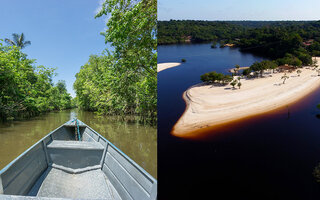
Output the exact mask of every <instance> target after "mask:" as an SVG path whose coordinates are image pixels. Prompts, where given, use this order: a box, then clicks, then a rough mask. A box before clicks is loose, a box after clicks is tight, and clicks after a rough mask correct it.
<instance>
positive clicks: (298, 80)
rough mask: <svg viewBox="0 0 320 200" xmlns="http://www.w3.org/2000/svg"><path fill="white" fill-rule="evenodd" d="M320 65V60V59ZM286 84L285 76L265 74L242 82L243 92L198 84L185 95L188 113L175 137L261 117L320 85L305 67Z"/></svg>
mask: <svg viewBox="0 0 320 200" xmlns="http://www.w3.org/2000/svg"><path fill="white" fill-rule="evenodd" d="M317 60H318V63H320V58H317ZM300 70H301V71H302V73H301V75H300V77H299V76H298V75H297V73H296V72H292V73H287V76H289V77H290V78H289V79H287V80H286V82H285V84H283V83H282V82H283V80H282V79H281V77H282V76H283V74H284V73H275V74H271V75H272V77H270V76H268V74H267V73H266V75H265V76H266V77H265V78H255V79H241V83H242V86H241V89H232V86H230V85H227V86H212V85H204V84H197V85H194V86H192V87H190V88H189V89H188V90H187V91H185V92H184V94H183V98H184V100H185V102H186V105H187V107H186V110H185V112H184V113H183V115H182V116H181V118H180V119H179V120H178V122H177V123H176V124H175V126H174V128H173V130H172V132H171V133H172V134H173V135H175V136H178V137H187V136H190V134H191V135H192V133H193V132H195V131H197V130H201V129H204V128H208V127H212V126H215V125H219V124H223V123H227V122H231V121H234V120H238V119H242V118H244V117H247V116H251V115H255V114H261V113H264V112H268V111H271V110H274V109H277V108H279V107H283V106H286V105H288V104H290V103H293V102H295V101H297V100H299V99H301V98H303V97H305V96H306V95H308V94H310V93H311V92H312V91H314V90H315V89H317V88H318V87H319V86H320V76H317V75H318V73H317V72H316V70H312V69H311V67H310V69H307V68H303V69H300Z"/></svg>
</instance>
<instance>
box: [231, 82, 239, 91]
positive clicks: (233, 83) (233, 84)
mask: <svg viewBox="0 0 320 200" xmlns="http://www.w3.org/2000/svg"><path fill="white" fill-rule="evenodd" d="M237 83H238V81H237V80H233V81H232V82H231V83H230V85H232V88H233V89H235V87H234V86H236V85H237Z"/></svg>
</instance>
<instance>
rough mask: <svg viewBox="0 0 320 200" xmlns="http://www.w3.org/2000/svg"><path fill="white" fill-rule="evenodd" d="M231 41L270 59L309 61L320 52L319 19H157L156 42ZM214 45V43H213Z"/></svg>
mask: <svg viewBox="0 0 320 200" xmlns="http://www.w3.org/2000/svg"><path fill="white" fill-rule="evenodd" d="M184 42H195V43H197V42H212V43H213V44H215V43H217V42H219V43H220V46H223V45H224V44H226V43H231V44H232V45H233V47H238V48H239V49H240V51H247V52H251V53H255V54H259V55H263V56H264V57H269V58H271V59H282V58H284V59H287V60H289V59H292V57H294V58H293V59H296V58H297V59H298V62H299V61H301V62H302V64H304V65H308V64H311V62H312V60H311V56H320V21H272V22H267V21H192V20H170V21H159V22H158V44H159V45H161V44H176V43H184ZM214 46H215V45H214Z"/></svg>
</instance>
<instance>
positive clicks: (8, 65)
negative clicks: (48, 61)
mask: <svg viewBox="0 0 320 200" xmlns="http://www.w3.org/2000/svg"><path fill="white" fill-rule="evenodd" d="M53 76H54V69H52V68H48V67H45V66H42V65H41V66H35V60H34V59H29V58H27V54H25V53H23V52H21V48H20V47H18V46H16V45H14V44H12V46H5V45H3V40H0V93H1V95H0V121H6V120H10V119H20V118H29V117H33V116H37V115H39V114H40V113H43V112H48V111H52V110H62V109H67V108H71V107H72V103H71V96H70V94H69V93H67V90H66V85H65V82H64V81H59V82H58V83H57V84H56V85H54V84H53V82H52V78H53Z"/></svg>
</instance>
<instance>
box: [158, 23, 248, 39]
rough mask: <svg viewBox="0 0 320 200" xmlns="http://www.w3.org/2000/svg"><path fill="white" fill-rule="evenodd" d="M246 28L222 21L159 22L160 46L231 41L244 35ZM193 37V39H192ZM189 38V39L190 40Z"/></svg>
mask: <svg viewBox="0 0 320 200" xmlns="http://www.w3.org/2000/svg"><path fill="white" fill-rule="evenodd" d="M244 31H245V28H244V27H242V26H239V25H237V24H231V23H228V22H221V21H193V20H170V21H158V35H157V38H158V44H159V45H161V44H175V43H184V42H186V41H188V39H190V41H191V42H212V41H216V40H217V41H221V40H225V41H229V40H231V39H234V38H236V37H238V36H239V35H241V34H244ZM190 36H191V37H190ZM188 37H189V38H188Z"/></svg>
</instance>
